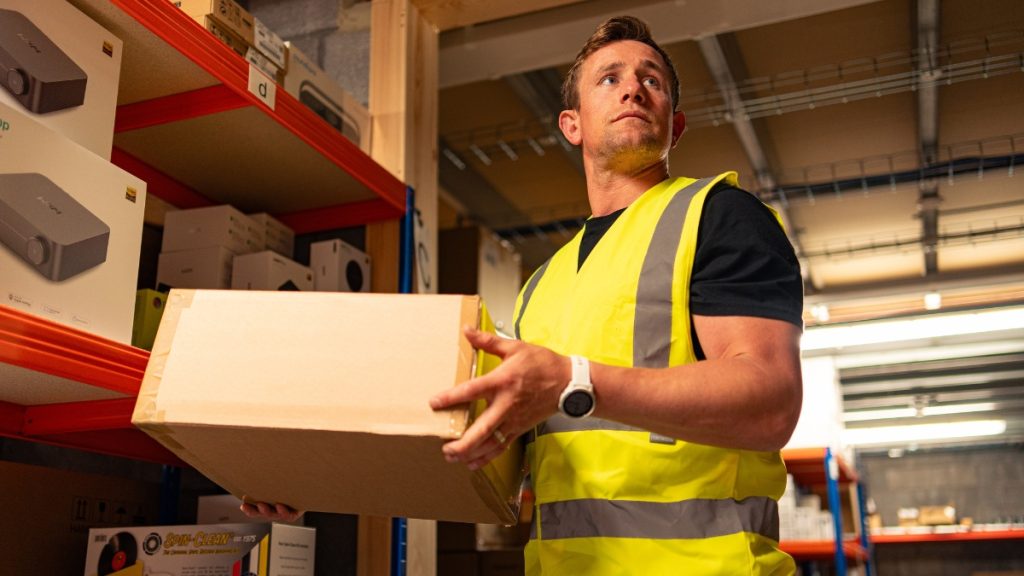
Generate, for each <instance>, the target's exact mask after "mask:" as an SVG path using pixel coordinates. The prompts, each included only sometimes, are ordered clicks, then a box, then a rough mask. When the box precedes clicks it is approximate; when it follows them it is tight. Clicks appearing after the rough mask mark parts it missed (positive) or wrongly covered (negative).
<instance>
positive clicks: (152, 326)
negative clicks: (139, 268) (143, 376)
mask: <svg viewBox="0 0 1024 576" xmlns="http://www.w3.org/2000/svg"><path fill="white" fill-rule="evenodd" d="M166 304H167V294H165V293H163V292H157V291H156V290H150V289H148V288H146V289H143V290H139V291H137V292H136V293H135V322H134V324H133V325H132V346H135V347H136V348H142V349H143V350H150V349H152V348H153V339H154V338H156V329H157V328H158V327H159V326H160V318H161V317H162V316H163V315H164V306H165V305H166Z"/></svg>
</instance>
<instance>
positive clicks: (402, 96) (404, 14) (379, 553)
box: [357, 0, 439, 576]
mask: <svg viewBox="0 0 1024 576" xmlns="http://www.w3.org/2000/svg"><path fill="white" fill-rule="evenodd" d="M370 18H371V19H370V106H369V107H370V114H371V116H372V117H373V134H372V139H373V141H372V144H371V146H372V148H371V150H372V152H371V156H372V157H373V158H374V160H376V161H377V162H378V163H379V164H380V165H381V166H383V167H384V168H386V169H388V170H390V171H391V173H392V174H394V175H395V176H396V177H397V178H398V179H399V180H402V181H403V182H405V183H407V184H408V185H410V186H412V187H413V188H414V189H415V191H416V207H417V208H418V209H419V211H420V218H421V219H422V221H423V222H424V225H425V228H424V229H425V230H426V231H427V234H428V236H426V237H421V238H419V239H418V241H419V242H420V243H421V244H423V245H424V247H425V249H426V253H427V254H429V255H436V253H437V91H438V80H437V69H438V49H439V44H438V33H437V31H436V30H435V29H434V28H433V27H432V26H431V25H430V24H428V23H427V22H426V21H425V20H423V18H422V17H421V16H420V13H419V10H418V9H417V8H416V7H415V6H413V5H412V4H411V3H410V2H409V0H373V6H372V9H371V17H370ZM398 240H399V222H398V221H388V222H381V223H375V224H370V225H368V226H367V229H366V248H367V252H368V253H369V254H370V255H371V257H372V258H373V260H374V266H373V286H374V291H377V292H396V291H397V290H398V266H397V263H398V248H399V245H398ZM378 263H380V264H379V265H378ZM418 263H421V264H422V263H423V262H418ZM425 264H426V267H424V269H423V270H422V271H421V272H423V273H426V274H427V277H429V278H436V277H437V258H436V256H434V257H433V258H430V259H428V261H427V262H425ZM431 291H436V283H435V284H434V285H433V286H432V290H431ZM409 321H410V322H412V321H413V319H411V318H410V319H409ZM406 542H407V544H406V557H407V560H408V563H407V574H409V575H410V576H434V575H435V574H436V571H437V524H436V522H432V521H424V520H409V523H408V537H407V540H406ZM390 550H391V523H390V519H387V518H376V517H368V516H361V517H360V518H359V545H358V558H357V573H358V574H359V576H386V575H387V574H388V573H389V571H390Z"/></svg>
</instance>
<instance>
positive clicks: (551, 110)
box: [505, 68, 586, 178]
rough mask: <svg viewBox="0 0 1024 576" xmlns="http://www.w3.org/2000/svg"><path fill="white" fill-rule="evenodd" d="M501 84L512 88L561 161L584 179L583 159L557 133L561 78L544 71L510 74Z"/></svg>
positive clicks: (548, 70) (561, 135)
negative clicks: (552, 141) (551, 141)
mask: <svg viewBox="0 0 1024 576" xmlns="http://www.w3.org/2000/svg"><path fill="white" fill-rule="evenodd" d="M505 83H506V84H508V85H509V87H511V88H512V91H513V92H515V93H516V96H518V97H519V99H520V100H521V101H522V102H523V104H525V105H526V107H527V109H529V110H530V113H531V114H533V117H534V118H536V119H537V120H540V121H541V125H543V126H545V127H547V130H548V135H549V136H551V137H552V138H554V139H555V140H556V141H557V142H558V143H559V146H558V148H559V149H560V150H561V151H562V155H563V156H565V159H566V160H568V161H569V163H570V164H572V166H573V168H575V169H576V172H578V173H579V175H580V176H582V177H584V178H586V172H585V171H584V169H583V155H582V154H581V153H580V151H579V149H577V148H576V147H575V146H573V145H572V144H570V143H569V141H568V140H566V139H565V135H564V134H562V131H561V130H559V129H558V115H559V114H560V113H561V112H562V99H561V96H560V94H561V78H560V76H559V74H558V70H555V69H554V68H545V69H543V70H535V71H532V72H525V73H523V74H513V75H510V76H506V77H505Z"/></svg>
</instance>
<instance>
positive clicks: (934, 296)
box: [924, 292, 942, 310]
mask: <svg viewBox="0 0 1024 576" xmlns="http://www.w3.org/2000/svg"><path fill="white" fill-rule="evenodd" d="M939 308H942V294H939V293H938V292H928V293H927V294H925V295H924V309H925V310H938V309H939Z"/></svg>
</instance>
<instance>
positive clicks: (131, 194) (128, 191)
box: [124, 186, 139, 204]
mask: <svg viewBox="0 0 1024 576" xmlns="http://www.w3.org/2000/svg"><path fill="white" fill-rule="evenodd" d="M138 197H139V191H138V190H136V189H135V188H132V187H131V186H128V187H127V188H125V190H124V199H125V200H127V201H129V202H131V203H132V204H134V203H135V201H136V199H137V198H138Z"/></svg>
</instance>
